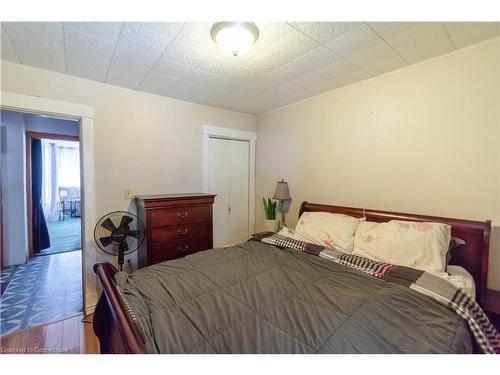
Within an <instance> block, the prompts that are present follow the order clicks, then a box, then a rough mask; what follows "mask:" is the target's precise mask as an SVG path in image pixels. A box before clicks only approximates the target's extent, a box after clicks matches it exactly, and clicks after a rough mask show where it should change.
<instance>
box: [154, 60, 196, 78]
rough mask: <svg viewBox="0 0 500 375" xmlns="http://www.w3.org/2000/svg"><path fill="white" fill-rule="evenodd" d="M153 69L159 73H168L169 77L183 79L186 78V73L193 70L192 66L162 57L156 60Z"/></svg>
mask: <svg viewBox="0 0 500 375" xmlns="http://www.w3.org/2000/svg"><path fill="white" fill-rule="evenodd" d="M152 70H153V71H155V72H158V73H162V74H166V75H167V76H169V77H173V78H179V79H181V78H184V77H185V76H186V74H188V73H189V72H190V71H191V70H192V68H190V67H188V66H186V65H182V64H177V63H175V62H173V61H170V60H167V59H165V58H163V57H162V58H160V59H159V60H158V61H157V62H156V64H155V65H154V66H153V69H152Z"/></svg>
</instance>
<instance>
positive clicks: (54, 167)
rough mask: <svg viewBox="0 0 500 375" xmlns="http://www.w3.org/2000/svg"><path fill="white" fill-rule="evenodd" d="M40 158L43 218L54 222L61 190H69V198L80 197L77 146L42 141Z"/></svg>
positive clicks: (78, 152)
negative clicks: (41, 159) (41, 164)
mask: <svg viewBox="0 0 500 375" xmlns="http://www.w3.org/2000/svg"><path fill="white" fill-rule="evenodd" d="M42 157H43V181H42V207H43V212H44V215H45V218H46V219H47V220H48V221H54V220H58V218H59V207H58V203H59V201H60V196H59V194H60V190H61V188H62V189H68V190H70V191H71V192H72V194H70V196H69V197H71V198H75V197H77V198H79V197H80V193H79V192H80V150H79V144H78V142H70V141H55V140H50V139H42ZM75 191H76V192H77V193H76V196H75V193H74V192H75ZM69 197H68V198H69Z"/></svg>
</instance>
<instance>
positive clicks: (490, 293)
mask: <svg viewBox="0 0 500 375" xmlns="http://www.w3.org/2000/svg"><path fill="white" fill-rule="evenodd" d="M481 308H482V309H483V310H484V312H485V313H486V315H488V318H490V321H491V323H492V324H493V325H494V326H495V327H496V329H497V331H500V292H498V291H496V290H491V289H487V290H486V292H485V293H484V298H483V302H482V303H481Z"/></svg>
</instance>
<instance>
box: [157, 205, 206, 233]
mask: <svg viewBox="0 0 500 375" xmlns="http://www.w3.org/2000/svg"><path fill="white" fill-rule="evenodd" d="M150 215H151V219H150V220H151V228H159V227H164V226H168V225H175V224H182V223H193V222H199V221H206V220H210V218H211V206H210V205H206V206H179V207H172V208H170V207H169V208H162V209H156V210H151V213H150Z"/></svg>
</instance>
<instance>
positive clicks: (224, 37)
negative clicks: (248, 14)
mask: <svg viewBox="0 0 500 375" xmlns="http://www.w3.org/2000/svg"><path fill="white" fill-rule="evenodd" d="M211 34H212V39H213V40H214V41H215V43H217V45H218V46H219V47H220V48H221V49H222V50H223V51H224V52H225V53H227V54H229V55H233V56H235V57H236V56H241V55H243V54H245V53H246V52H248V50H249V49H250V48H251V47H252V45H253V44H254V43H255V41H256V40H257V38H258V37H259V30H258V29H257V26H255V24H253V23H251V22H219V23H216V24H215V25H213V26H212V31H211Z"/></svg>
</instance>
